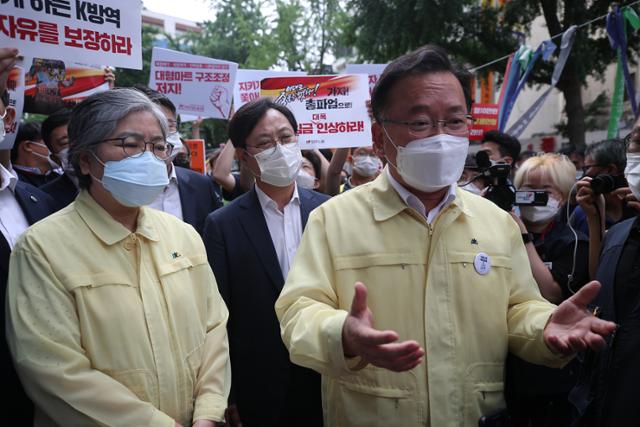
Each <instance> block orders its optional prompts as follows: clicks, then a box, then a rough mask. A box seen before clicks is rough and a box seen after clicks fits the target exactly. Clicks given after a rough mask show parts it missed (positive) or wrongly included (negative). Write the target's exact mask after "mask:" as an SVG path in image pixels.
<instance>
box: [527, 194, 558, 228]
mask: <svg viewBox="0 0 640 427" xmlns="http://www.w3.org/2000/svg"><path fill="white" fill-rule="evenodd" d="M558 209H560V201H558V199H556V198H554V197H551V196H550V197H549V200H548V201H547V205H546V206H520V216H521V217H522V218H523V219H525V220H527V221H528V222H530V223H531V224H544V223H545V222H548V221H551V220H552V219H553V217H554V216H555V215H556V214H557V213H558Z"/></svg>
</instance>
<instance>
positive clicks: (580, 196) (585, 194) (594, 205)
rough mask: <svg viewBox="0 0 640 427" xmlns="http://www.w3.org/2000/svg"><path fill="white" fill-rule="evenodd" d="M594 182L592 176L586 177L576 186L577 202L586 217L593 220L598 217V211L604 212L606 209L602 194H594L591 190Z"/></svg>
mask: <svg viewBox="0 0 640 427" xmlns="http://www.w3.org/2000/svg"><path fill="white" fill-rule="evenodd" d="M592 180H593V179H592V178H591V177H590V176H585V177H584V178H582V179H581V180H580V181H578V183H577V184H576V201H577V202H578V203H579V204H580V207H581V208H582V210H583V211H584V213H585V215H586V216H587V217H591V218H593V217H595V216H596V215H597V212H598V211H597V209H600V210H601V211H602V209H603V207H604V197H603V196H602V195H601V194H599V195H596V194H594V192H593V190H592V189H591V181H592Z"/></svg>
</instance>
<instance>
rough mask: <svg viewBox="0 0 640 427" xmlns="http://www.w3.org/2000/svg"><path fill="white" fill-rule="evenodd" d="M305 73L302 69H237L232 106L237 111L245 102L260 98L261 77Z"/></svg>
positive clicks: (301, 74)
mask: <svg viewBox="0 0 640 427" xmlns="http://www.w3.org/2000/svg"><path fill="white" fill-rule="evenodd" d="M306 75H307V73H305V72H304V71H270V70H238V74H236V84H235V85H234V87H233V108H234V110H236V111H238V108H240V107H242V106H243V105H244V104H246V103H247V102H249V101H253V100H256V99H258V98H260V81H261V80H262V79H267V78H269V77H289V76H306Z"/></svg>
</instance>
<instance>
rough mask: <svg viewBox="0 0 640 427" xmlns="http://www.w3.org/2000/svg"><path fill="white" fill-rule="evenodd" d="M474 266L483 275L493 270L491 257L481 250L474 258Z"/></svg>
mask: <svg viewBox="0 0 640 427" xmlns="http://www.w3.org/2000/svg"><path fill="white" fill-rule="evenodd" d="M473 268H475V269H476V273H478V274H479V275H481V276H484V275H486V274H489V271H491V257H490V256H489V255H487V254H485V253H484V252H480V253H479V254H478V255H476V258H475V259H474V260H473Z"/></svg>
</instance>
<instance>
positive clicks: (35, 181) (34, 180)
mask: <svg viewBox="0 0 640 427" xmlns="http://www.w3.org/2000/svg"><path fill="white" fill-rule="evenodd" d="M14 171H15V173H16V175H18V180H20V181H22V182H24V183H27V184H31V185H33V186H34V187H41V186H43V185H44V184H46V183H48V182H52V181H53V180H55V179H56V178H58V177H59V176H60V175H58V174H57V173H55V172H51V173H49V174H47V175H41V174H37V173H30V172H27V171H23V170H21V169H14Z"/></svg>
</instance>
